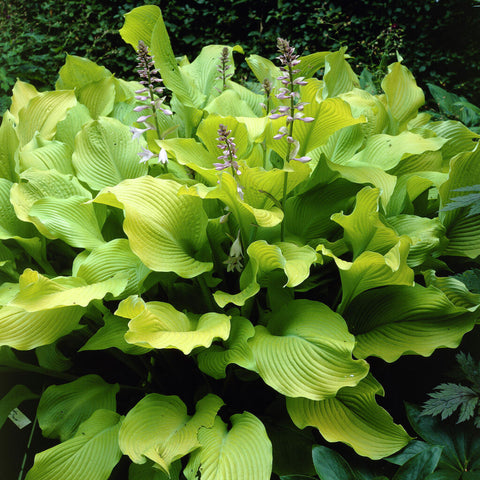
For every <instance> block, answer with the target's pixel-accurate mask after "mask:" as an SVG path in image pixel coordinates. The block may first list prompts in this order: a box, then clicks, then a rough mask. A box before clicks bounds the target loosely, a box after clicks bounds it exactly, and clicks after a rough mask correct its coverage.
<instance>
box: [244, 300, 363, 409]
mask: <svg viewBox="0 0 480 480" xmlns="http://www.w3.org/2000/svg"><path fill="white" fill-rule="evenodd" d="M354 345H355V339H354V337H353V335H351V334H350V333H349V332H348V328H347V325H346V323H345V321H344V320H343V318H342V317H341V316H340V315H338V314H337V313H335V312H333V311H332V310H330V308H328V307H327V306H326V305H325V304H323V303H320V302H315V301H312V300H294V301H291V302H290V303H288V304H287V305H286V306H284V308H283V309H282V310H280V311H278V312H276V313H274V314H272V315H271V316H270V317H269V319H268V324H267V328H265V327H264V326H261V325H258V326H256V327H255V336H254V337H253V338H250V339H249V340H248V346H249V347H250V348H251V350H252V353H253V357H254V359H255V369H256V371H257V373H258V374H259V375H260V376H261V377H262V379H263V380H264V381H265V383H267V384H268V385H270V386H271V387H272V388H274V389H275V390H277V391H278V392H280V393H282V394H283V395H286V396H289V397H305V398H310V399H311V400H322V399H324V398H328V397H330V396H332V395H335V393H336V392H337V391H338V390H339V389H340V388H341V387H344V386H353V385H356V384H357V383H358V382H359V381H360V380H361V379H362V378H364V377H365V376H366V375H367V373H368V364H367V363H366V362H365V361H363V360H353V359H352V351H353V348H354Z"/></svg>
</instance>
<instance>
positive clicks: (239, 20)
mask: <svg viewBox="0 0 480 480" xmlns="http://www.w3.org/2000/svg"><path fill="white" fill-rule="evenodd" d="M145 3H152V4H157V5H159V6H160V7H161V8H162V10H163V14H164V19H165V22H166V24H167V28H168V30H169V32H170V35H171V39H172V44H173V45H174V51H175V53H176V54H178V55H183V54H186V55H188V56H189V57H190V58H192V57H194V56H195V55H196V54H198V52H199V51H200V49H201V47H202V46H203V45H205V44H208V43H224V44H240V45H242V46H243V47H244V49H245V52H246V53H247V54H250V53H260V54H262V55H264V56H269V57H271V58H274V57H275V55H276V52H275V39H276V38H277V37H278V36H283V37H285V38H288V39H289V40H290V41H291V43H292V44H293V45H295V46H296V47H297V51H298V52H299V53H309V52H313V51H318V50H332V49H337V48H338V47H339V46H341V45H347V46H348V48H349V49H348V53H349V54H350V55H351V56H352V60H351V62H352V65H353V66H354V68H355V70H356V71H357V72H358V73H360V71H361V70H362V69H363V67H365V66H366V67H368V68H369V69H371V70H375V68H377V66H378V65H379V64H380V63H381V64H382V66H385V65H387V64H388V63H390V61H393V60H394V59H395V51H396V50H398V51H399V53H400V54H401V55H402V57H403V58H404V63H405V65H407V66H408V67H409V68H410V69H411V70H412V71H413V73H414V75H415V76H416V78H417V80H418V81H419V83H420V84H421V86H422V87H423V88H425V84H426V83H427V82H432V83H435V84H437V85H441V86H443V87H444V88H446V89H447V90H450V91H454V92H456V93H458V94H461V95H463V96H465V97H467V98H468V99H469V100H471V101H472V102H473V103H476V104H479V103H480V76H479V75H478V32H479V31H480V8H477V7H475V3H478V2H475V1H474V0H423V1H413V2H404V1H395V0H386V1H376V0H373V1H371V0H335V1H332V2H322V1H316V0H296V1H289V0H283V1H282V0H262V1H258V0H223V1H222V2H219V1H218V0H189V1H181V0H177V1H158V0H157V1H148V0H147V1H146V2H145ZM142 4H144V3H143V2H139V3H133V2H132V3H127V2H124V1H119V0H110V1H109V2H106V3H105V4H102V3H100V2H92V1H85V2H79V1H73V0H63V1H61V2H58V1H53V0H48V1H43V2H35V3H33V2H32V3H28V4H27V3H26V2H23V1H22V0H10V1H9V2H2V3H1V4H0V52H2V56H3V58H2V59H1V60H2V61H1V62H0V102H1V101H2V98H3V103H4V106H3V108H2V105H0V111H2V110H3V109H4V108H5V102H6V97H5V96H6V95H7V94H8V93H9V90H10V88H11V87H12V85H13V83H14V81H15V79H16V78H17V77H19V78H20V79H22V80H25V81H28V82H31V83H33V84H34V85H35V86H37V88H39V89H47V88H52V85H53V83H54V82H55V79H56V73H57V72H58V69H59V68H60V66H61V65H62V64H63V61H64V56H65V53H70V54H75V55H82V56H86V57H88V58H90V59H92V60H94V61H96V62H98V63H100V64H103V65H105V66H106V67H107V68H109V69H110V70H111V71H113V72H115V73H116V74H117V75H118V76H121V77H123V78H132V75H133V73H134V66H135V55H134V53H133V51H132V50H131V49H130V47H127V46H125V45H124V43H123V41H122V40H121V38H120V36H119V35H118V34H117V31H118V29H119V28H120V27H121V26H122V24H123V14H124V13H126V12H128V11H129V10H131V9H132V8H134V7H136V6H139V5H142ZM382 60H383V61H382ZM242 72H243V73H244V75H245V72H246V69H245V70H242V69H240V73H241V74H242Z"/></svg>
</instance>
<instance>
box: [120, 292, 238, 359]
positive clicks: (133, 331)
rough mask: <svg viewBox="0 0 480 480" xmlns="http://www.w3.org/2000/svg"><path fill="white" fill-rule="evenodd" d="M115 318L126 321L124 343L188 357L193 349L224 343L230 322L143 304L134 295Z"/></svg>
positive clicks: (210, 315) (166, 305) (216, 316)
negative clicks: (171, 350) (174, 352)
mask: <svg viewBox="0 0 480 480" xmlns="http://www.w3.org/2000/svg"><path fill="white" fill-rule="evenodd" d="M115 315H118V316H119V317H126V318H130V319H131V320H130V322H129V324H128V331H127V333H126V334H125V340H126V341H127V342H128V343H132V344H135V345H138V346H141V347H146V348H176V349H178V350H181V351H182V352H183V353H184V354H185V355H188V354H189V353H190V352H191V351H192V350H193V349H194V348H197V347H207V348H208V347H209V346H210V345H211V344H212V342H213V340H215V339H216V338H222V339H223V340H226V339H227V338H228V335H229V333H230V319H229V317H228V316H227V315H223V314H221V313H214V312H210V313H205V314H204V315H201V316H199V315H194V314H189V315H186V314H185V313H182V312H179V311H178V310H176V309H175V308H174V307H172V305H170V304H169V303H164V302H147V303H145V302H144V301H143V300H142V299H141V298H139V297H137V296H136V295H134V296H131V297H129V298H127V299H125V300H123V301H122V302H121V303H120V305H119V306H118V309H117V311H116V312H115Z"/></svg>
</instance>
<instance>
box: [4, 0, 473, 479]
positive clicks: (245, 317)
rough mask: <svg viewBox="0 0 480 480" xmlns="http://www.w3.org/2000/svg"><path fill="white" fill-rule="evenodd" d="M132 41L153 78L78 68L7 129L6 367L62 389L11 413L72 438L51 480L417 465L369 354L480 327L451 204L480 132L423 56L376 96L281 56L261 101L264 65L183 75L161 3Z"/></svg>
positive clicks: (266, 74) (22, 96) (222, 61)
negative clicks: (425, 81) (425, 88)
mask: <svg viewBox="0 0 480 480" xmlns="http://www.w3.org/2000/svg"><path fill="white" fill-rule="evenodd" d="M120 34H121V35H122V37H123V39H124V40H125V41H126V42H127V43H128V44H130V45H131V46H132V47H133V48H134V49H135V50H136V51H137V53H138V58H139V65H138V71H139V77H138V79H139V81H138V82H126V81H123V80H121V79H119V78H116V77H114V76H113V75H112V74H111V73H110V72H109V71H108V70H106V69H105V68H103V67H101V66H99V65H96V64H94V63H93V62H91V61H89V60H87V59H84V58H79V57H74V56H68V57H67V58H66V62H65V65H64V66H63V67H62V68H61V70H60V72H59V77H58V81H57V83H56V85H55V90H53V91H48V92H41V93H40V92H38V91H37V90H36V89H35V87H34V86H32V85H29V84H26V83H23V82H21V81H18V82H17V84H16V85H15V88H14V91H13V97H12V106H11V108H10V110H9V111H7V112H6V113H5V115H4V117H3V122H2V124H1V127H0V177H1V178H0V202H1V209H0V239H1V244H0V255H1V258H0V275H1V276H2V280H3V284H2V286H1V287H0V303H1V306H2V307H1V309H0V345H1V347H0V348H1V350H0V365H1V369H2V371H9V370H11V371H29V372H33V373H35V374H36V375H37V376H39V377H41V378H43V379H44V381H43V385H44V389H43V391H42V389H41V388H40V389H39V388H38V386H35V385H26V386H25V385H23V386H17V387H15V388H14V389H13V390H12V391H10V392H9V393H7V394H6V396H5V397H4V398H3V399H2V400H1V402H2V403H1V404H0V405H2V408H1V409H0V413H1V414H2V416H0V420H2V421H4V420H5V418H6V415H5V414H4V413H5V412H7V414H8V411H11V409H13V408H14V407H16V406H18V405H19V404H20V403H21V402H22V401H23V400H27V399H31V398H35V397H39V400H38V406H37V408H36V422H37V423H38V425H39V427H40V429H41V431H42V434H43V435H44V436H45V437H47V438H50V439H54V440H57V441H58V443H57V444H56V445H55V446H53V447H51V448H48V449H46V450H45V451H41V452H39V453H37V454H36V456H35V459H34V463H33V466H32V467H31V469H30V470H29V471H28V473H27V476H26V478H27V480H39V479H42V480H43V479H45V480H46V479H48V480H56V479H58V480H61V479H62V480H63V479H65V478H68V479H71V480H77V479H78V480H84V479H87V478H88V479H91V480H104V479H108V478H126V474H124V473H121V472H123V471H124V470H123V469H125V468H128V478H129V480H139V479H149V480H153V479H156V480H159V479H164V478H171V479H179V478H186V479H187V480H194V479H197V478H201V479H202V480H252V479H255V480H263V479H265V480H266V479H269V478H271V476H272V475H274V476H275V475H290V474H307V475H308V474H310V473H313V465H312V461H311V456H310V452H311V448H312V445H313V444H314V443H318V441H319V440H320V439H321V438H323V439H324V440H325V441H326V442H332V443H333V442H343V443H345V444H347V445H349V446H350V447H351V449H352V450H353V451H354V452H356V454H358V455H361V456H365V457H369V458H371V459H381V458H384V457H387V456H390V455H392V454H394V453H395V452H398V451H399V450H401V449H402V448H403V447H405V446H406V445H407V443H408V442H409V441H410V439H411V437H410V435H409V434H408V433H407V432H406V431H405V429H404V428H403V427H402V426H401V425H398V424H396V423H394V421H393V419H392V417H391V416H390V414H389V412H388V411H387V410H386V409H384V408H383V407H381V406H380V405H379V404H378V403H377V401H376V397H377V396H378V395H380V396H381V395H384V389H383V387H382V386H381V384H380V383H379V382H378V381H377V380H376V379H375V371H374V370H371V369H370V365H369V359H370V358H371V357H379V358H380V359H383V360H384V361H385V362H388V363H390V362H395V361H396V360H397V359H399V358H400V357H401V356H403V355H418V356H429V355H431V354H432V353H433V352H434V351H435V350H436V349H438V348H445V347H447V348H455V347H457V346H458V345H459V343H460V341H461V339H462V337H463V336H464V335H465V334H466V333H467V332H469V331H471V330H472V329H473V328H474V327H475V324H476V322H477V319H478V313H477V308H478V305H479V304H480V299H479V297H478V295H476V294H474V293H473V292H471V291H470V290H469V289H468V286H467V285H466V284H465V283H464V282H463V281H462V279H461V277H455V276H454V275H455V273H460V272H462V271H463V269H464V265H465V263H466V262H468V263H469V265H472V264H474V263H475V258H476V257H477V256H478V255H479V254H480V235H479V234H480V215H479V214H478V213H475V214H473V215H471V214H470V213H471V212H470V211H469V209H468V208H467V207H465V208H463V207H462V208H458V209H456V210H453V211H452V210H445V209H444V207H445V206H446V205H447V204H449V203H450V201H451V198H452V197H458V196H461V195H464V194H465V193H464V192H465V191H464V190H463V191H462V190H461V189H462V188H463V187H467V186H469V185H477V184H480V152H479V151H478V149H476V148H475V147H476V145H477V143H476V140H478V138H479V137H480V136H479V135H478V134H476V133H474V132H472V131H471V130H469V129H468V128H467V127H465V126H464V125H463V124H461V123H459V122H457V121H441V122H436V121H432V120H431V118H430V117H429V115H427V114H425V113H419V108H420V107H421V106H422V105H423V103H424V94H423V92H422V90H421V89H420V88H419V87H418V86H417V85H416V82H415V80H414V78H413V76H412V74H411V73H410V71H409V70H408V69H407V68H406V67H405V66H404V65H402V63H401V62H396V63H393V64H392V65H390V67H389V72H388V74H387V75H386V76H385V78H384V79H383V81H382V89H383V92H384V93H382V94H381V95H372V94H370V93H368V92H367V91H365V90H362V89H360V88H359V85H360V84H359V81H358V77H357V75H356V74H355V73H354V71H353V70H352V68H351V67H350V66H349V64H348V62H347V60H346V53H345V50H344V49H342V50H340V51H337V52H317V53H314V54H311V55H307V56H303V57H302V56H300V55H298V53H297V52H296V51H295V49H294V46H292V45H290V44H289V42H288V41H287V40H285V39H279V41H278V49H279V60H278V63H273V62H271V61H269V60H267V59H265V58H263V57H260V56H258V55H249V56H248V55H247V56H246V58H245V60H246V62H247V64H248V66H249V67H250V69H251V71H252V76H253V77H255V79H256V81H255V82H250V83H248V84H245V85H242V84H240V83H238V82H236V81H235V65H234V62H233V52H237V53H239V54H243V50H242V48H241V47H239V46H234V47H231V46H225V45H209V46H206V47H205V48H203V50H202V51H201V53H200V55H199V56H198V57H197V58H196V59H195V60H193V61H190V60H189V59H187V58H185V57H183V58H177V57H175V54H174V51H173V49H172V46H171V43H170V39H169V37H168V34H167V31H166V28H165V24H164V22H163V19H162V14H161V11H160V9H159V8H158V7H156V6H151V5H150V6H144V7H139V8H136V9H134V10H133V11H132V12H130V13H129V14H128V15H127V16H126V21H125V25H124V27H123V28H122V29H121V31H120ZM132 68H134V67H132ZM32 353H34V355H32ZM28 387H29V388H28ZM274 478H275V477H274Z"/></svg>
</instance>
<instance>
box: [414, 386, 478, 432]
mask: <svg viewBox="0 0 480 480" xmlns="http://www.w3.org/2000/svg"><path fill="white" fill-rule="evenodd" d="M435 390H437V391H436V392H433V393H429V396H430V397H431V398H430V400H427V401H426V402H425V404H424V406H423V412H422V415H432V416H435V415H441V418H442V420H445V419H446V418H448V417H450V416H451V415H452V414H453V413H454V412H455V410H457V409H459V408H460V415H459V418H458V421H457V423H460V422H464V421H465V420H468V419H469V418H471V417H472V416H473V414H474V410H475V407H476V406H477V404H478V400H479V398H478V394H477V393H476V392H475V391H473V390H472V389H471V388H469V387H465V386H464V385H457V384H456V383H442V384H441V385H438V386H437V387H435Z"/></svg>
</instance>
